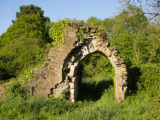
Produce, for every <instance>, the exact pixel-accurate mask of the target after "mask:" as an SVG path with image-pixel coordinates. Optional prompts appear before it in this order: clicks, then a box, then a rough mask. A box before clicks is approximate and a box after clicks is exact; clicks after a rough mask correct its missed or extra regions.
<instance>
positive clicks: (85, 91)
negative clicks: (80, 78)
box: [78, 79, 113, 101]
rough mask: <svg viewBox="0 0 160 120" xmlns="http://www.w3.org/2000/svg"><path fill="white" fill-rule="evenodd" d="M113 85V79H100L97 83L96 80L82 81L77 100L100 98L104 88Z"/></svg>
mask: <svg viewBox="0 0 160 120" xmlns="http://www.w3.org/2000/svg"><path fill="white" fill-rule="evenodd" d="M111 85H113V80H112V79H110V80H104V79H103V80H101V81H99V82H98V83H97V82H96V81H94V80H93V81H92V82H82V83H81V85H80V88H79V95H78V100H82V101H84V100H88V101H97V100H98V99H100V98H101V96H102V94H103V92H104V90H105V89H107V88H109V86H111Z"/></svg>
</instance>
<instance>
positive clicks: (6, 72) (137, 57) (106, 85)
mask: <svg viewBox="0 0 160 120" xmlns="http://www.w3.org/2000/svg"><path fill="white" fill-rule="evenodd" d="M29 11H30V12H29ZM137 11H141V9H140V8H137V7H135V6H128V8H127V9H125V10H123V11H122V12H121V13H120V14H119V15H117V16H115V17H114V18H112V19H105V20H100V19H97V18H95V17H91V18H89V19H88V20H87V22H86V24H88V25H91V26H94V27H99V28H103V29H104V30H105V31H106V32H107V34H108V40H109V41H110V42H111V44H112V45H115V46H116V47H117V48H118V51H119V52H120V54H121V55H122V57H123V59H124V60H125V63H126V64H127V68H128V73H129V76H128V96H127V98H126V100H124V101H122V102H120V103H118V102H117V101H116V100H115V98H114V75H115V73H114V69H113V67H112V65H111V64H110V62H109V61H108V59H107V58H106V57H105V56H103V55H102V54H101V53H94V54H92V55H90V56H88V57H87V58H85V59H84V61H83V62H82V63H81V65H80V67H79V69H80V73H79V74H80V77H81V79H82V84H81V87H80V93H79V101H78V102H76V103H71V102H70V101H68V100H66V99H65V98H61V99H53V98H47V99H41V98H36V97H31V96H29V94H28V92H27V90H26V89H24V85H25V84H26V83H27V82H28V81H30V79H32V75H33V70H34V68H35V67H37V66H40V65H41V63H43V61H44V60H45V55H46V53H47V51H48V50H49V48H50V47H51V46H52V45H57V44H63V35H64V33H63V32H64V31H63V30H64V29H65V27H66V25H67V22H66V20H65V21H62V22H58V23H51V22H50V21H49V19H48V18H47V17H44V16H43V11H42V10H41V9H40V8H39V7H36V6H34V5H30V6H22V7H21V10H20V12H19V13H17V19H16V20H15V21H13V25H11V26H10V27H9V28H8V30H7V31H6V33H4V34H3V35H1V36H0V81H7V80H8V81H13V84H11V86H10V87H9V88H8V89H7V90H6V94H7V96H6V98H5V99H0V119H1V120H8V119H15V120H22V119H24V120H54V119H55V120H159V118H160V41H159V38H160V34H159V33H160V25H159V24H153V23H150V22H149V20H148V18H147V17H145V16H144V15H137V14H134V13H136V12H137ZM63 23H64V24H63ZM57 26H61V27H60V28H57V29H55V27H57ZM49 30H51V31H50V35H49ZM59 34H60V36H59V37H57V36H58V35H59ZM49 36H51V37H52V38H50V37H49ZM54 42H55V43H54ZM52 47H53V46H52Z"/></svg>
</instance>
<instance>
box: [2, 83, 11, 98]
mask: <svg viewBox="0 0 160 120" xmlns="http://www.w3.org/2000/svg"><path fill="white" fill-rule="evenodd" d="M11 83H12V82H5V83H2V84H0V98H5V97H6V96H7V94H6V93H5V89H6V88H8V87H9V86H10V84H11Z"/></svg>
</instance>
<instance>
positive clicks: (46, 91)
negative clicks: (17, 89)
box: [27, 21, 128, 102]
mask: <svg viewBox="0 0 160 120" xmlns="http://www.w3.org/2000/svg"><path fill="white" fill-rule="evenodd" d="M97 51H98V52H100V53H102V54H103V55H105V56H106V57H107V58H108V59H109V61H110V62H111V64H112V65H113V67H114V69H115V74H116V75H115V98H116V99H117V100H118V101H121V100H124V99H125V96H126V92H127V74H128V73H127V68H126V65H125V64H124V61H123V60H122V58H121V56H120V55H119V54H118V52H117V49H116V48H115V47H113V46H111V44H110V43H109V42H108V41H107V36H106V34H105V32H104V31H103V30H100V29H98V28H93V27H89V26H87V25H80V24H79V22H76V21H75V22H74V21H70V22H69V25H68V26H67V28H66V30H65V37H64V44H63V45H61V46H56V47H55V48H51V49H50V51H49V53H48V55H47V59H46V61H45V63H44V65H43V66H42V67H40V68H37V69H36V70H35V71H34V78H33V80H32V81H30V82H29V83H28V84H27V85H28V86H29V88H30V93H31V95H34V96H38V97H48V96H50V95H53V96H54V97H55V98H58V97H60V96H61V94H62V93H65V94H66V95H67V96H68V98H69V99H70V100H71V101H72V102H75V101H76V100H77V96H78V86H79V78H78V66H79V64H80V63H81V61H82V60H83V59H84V58H85V57H86V56H87V55H89V54H91V53H94V52H97Z"/></svg>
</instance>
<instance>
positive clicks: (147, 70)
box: [137, 64, 160, 91]
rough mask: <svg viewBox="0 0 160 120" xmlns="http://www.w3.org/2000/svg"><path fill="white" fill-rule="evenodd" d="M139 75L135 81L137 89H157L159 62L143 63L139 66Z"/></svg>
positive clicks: (159, 76) (159, 75)
mask: <svg viewBox="0 0 160 120" xmlns="http://www.w3.org/2000/svg"><path fill="white" fill-rule="evenodd" d="M140 68H141V69H140V70H141V76H140V79H139V81H138V82H137V86H138V90H140V91H141V90H146V89H147V90H154V89H159V90H160V87H159V84H160V67H159V64H145V65H142V66H141V67H140Z"/></svg>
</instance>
